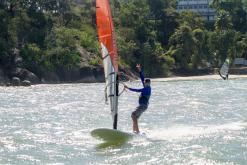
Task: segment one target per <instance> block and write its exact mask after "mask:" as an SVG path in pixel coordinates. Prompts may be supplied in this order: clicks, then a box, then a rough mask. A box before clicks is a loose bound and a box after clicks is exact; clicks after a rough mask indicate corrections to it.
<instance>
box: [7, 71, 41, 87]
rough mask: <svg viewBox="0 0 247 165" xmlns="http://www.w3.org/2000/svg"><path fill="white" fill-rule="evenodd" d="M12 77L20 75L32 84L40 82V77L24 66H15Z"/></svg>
mask: <svg viewBox="0 0 247 165" xmlns="http://www.w3.org/2000/svg"><path fill="white" fill-rule="evenodd" d="M11 77H19V78H20V79H21V80H28V81H30V82H31V84H38V83H40V79H39V78H38V76H36V75H35V74H34V73H32V72H30V71H29V70H27V69H23V68H19V67H17V68H14V69H13V70H12V71H11Z"/></svg>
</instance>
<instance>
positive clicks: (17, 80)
mask: <svg viewBox="0 0 247 165" xmlns="http://www.w3.org/2000/svg"><path fill="white" fill-rule="evenodd" d="M11 85H13V86H20V85H21V80H20V78H19V77H13V78H12V81H11Z"/></svg>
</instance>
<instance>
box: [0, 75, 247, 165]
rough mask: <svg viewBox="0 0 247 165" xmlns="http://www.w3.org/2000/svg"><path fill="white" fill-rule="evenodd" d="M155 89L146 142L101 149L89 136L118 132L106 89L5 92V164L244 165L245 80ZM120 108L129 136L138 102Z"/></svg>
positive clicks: (1, 105) (1, 122)
mask: <svg viewBox="0 0 247 165" xmlns="http://www.w3.org/2000/svg"><path fill="white" fill-rule="evenodd" d="M129 85H130V86H132V87H140V84H139V83H137V82H136V83H130V84H129ZM152 89H153V94H152V97H151V100H150V106H149V108H148V110H147V111H146V112H145V113H144V114H143V116H142V117H141V118H140V123H139V126H140V129H141V131H142V132H145V133H146V137H141V136H140V137H138V136H137V137H135V138H134V139H132V140H131V141H129V142H128V143H127V144H125V145H123V146H121V147H118V148H107V149H96V146H97V144H99V143H100V141H99V140H96V139H94V138H92V137H91V135H90V131H91V130H93V129H95V128H102V127H105V128H111V125H112V123H111V116H110V113H109V108H108V105H105V103H104V84H68V85H38V86H32V87H28V88H25V87H21V88H14V87H8V88H7V87H0V164H18V165H21V164H25V165H26V164H59V165H60V164H68V165H71V164H78V165H79V164H80V165H84V164H85V165H87V164H104V165H105V164H116V165H117V164H130V165H132V164H140V165H141V164H154V165H155V164H158V165H160V164H246V162H247V101H246V100H247V80H246V79H242V80H241V79H239V80H229V81H220V80H217V81H216V80H214V81H213V80H212V81H180V82H159V83H158V82H154V83H152ZM119 101H120V103H119V111H120V112H119V129H120V130H123V131H127V132H131V130H132V128H131V127H132V123H131V118H130V114H131V112H132V110H133V109H134V108H135V107H136V105H137V101H138V95H137V94H136V93H131V92H126V93H124V94H123V95H122V96H121V97H120V100H119Z"/></svg>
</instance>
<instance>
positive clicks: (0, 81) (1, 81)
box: [0, 68, 9, 85]
mask: <svg viewBox="0 0 247 165" xmlns="http://www.w3.org/2000/svg"><path fill="white" fill-rule="evenodd" d="M8 82H9V79H8V77H7V76H6V75H5V73H4V70H3V69H1V68H0V85H5V84H7V83H8Z"/></svg>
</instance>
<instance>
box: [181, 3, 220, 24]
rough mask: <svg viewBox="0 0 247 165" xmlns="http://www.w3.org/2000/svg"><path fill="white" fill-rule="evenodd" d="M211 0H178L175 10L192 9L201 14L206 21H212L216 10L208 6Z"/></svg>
mask: <svg viewBox="0 0 247 165" xmlns="http://www.w3.org/2000/svg"><path fill="white" fill-rule="evenodd" d="M211 2H212V0H179V1H178V5H177V11H178V12H182V11H193V12H197V13H199V14H201V15H202V16H203V17H204V18H205V19H206V20H207V21H214V20H215V15H216V12H215V10H214V9H212V8H210V7H209V4H210V3H211Z"/></svg>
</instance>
